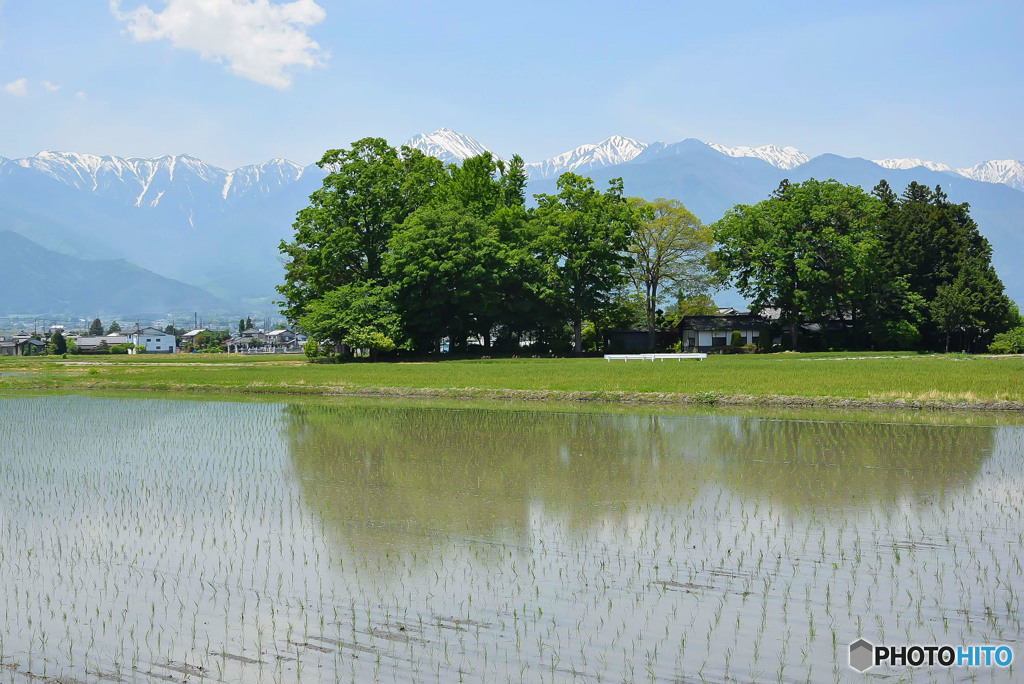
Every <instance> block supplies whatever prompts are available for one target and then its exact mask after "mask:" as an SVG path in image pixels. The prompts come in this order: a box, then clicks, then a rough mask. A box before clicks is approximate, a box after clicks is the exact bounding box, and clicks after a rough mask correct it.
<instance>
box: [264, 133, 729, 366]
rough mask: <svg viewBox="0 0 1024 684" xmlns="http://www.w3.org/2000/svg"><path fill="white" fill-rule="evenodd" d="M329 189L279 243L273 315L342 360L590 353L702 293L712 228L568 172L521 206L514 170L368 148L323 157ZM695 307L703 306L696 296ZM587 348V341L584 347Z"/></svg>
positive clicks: (520, 174) (313, 346) (668, 205)
mask: <svg viewBox="0 0 1024 684" xmlns="http://www.w3.org/2000/svg"><path fill="white" fill-rule="evenodd" d="M319 165H320V167H321V168H323V169H324V170H325V171H327V172H328V175H327V177H326V178H325V179H324V182H323V186H322V187H321V188H320V189H319V190H317V191H316V192H315V193H314V194H313V195H312V196H311V198H310V205H309V206H308V207H307V208H305V209H303V210H302V211H300V212H299V213H298V215H297V217H296V222H295V224H294V229H295V235H294V239H293V240H292V241H290V242H286V241H282V242H281V245H280V249H281V252H282V254H283V256H284V261H285V282H284V284H283V285H280V286H279V287H278V288H277V289H278V291H279V292H280V293H281V295H283V297H284V301H283V302H281V304H282V307H283V308H282V313H283V314H285V315H286V316H287V317H288V319H289V320H291V321H294V322H297V323H298V325H299V326H300V327H301V328H302V329H303V330H304V331H305V332H307V333H308V334H309V336H310V338H311V343H310V345H309V347H308V351H310V352H311V353H316V352H317V350H319V349H321V348H322V346H321V344H322V343H327V344H328V346H330V347H333V348H334V351H335V352H337V353H351V350H353V349H369V350H372V352H373V353H380V352H390V351H393V350H395V349H396V348H401V349H405V350H409V351H414V352H431V351H439V350H441V348H442V341H443V340H447V341H448V343H449V345H450V350H451V351H460V350H466V349H468V347H469V346H470V345H471V344H477V343H478V344H479V345H480V346H481V347H482V348H483V349H484V350H487V349H492V348H497V349H499V350H501V349H504V350H508V351H515V350H519V349H520V348H521V346H522V345H523V344H524V343H528V344H529V346H530V348H532V349H533V350H534V351H535V352H537V351H544V352H548V351H555V352H565V351H569V350H570V349H573V350H575V351H577V352H579V351H582V350H584V348H585V342H589V344H590V345H591V346H594V345H595V344H596V341H595V338H597V337H599V336H600V335H599V331H600V330H601V329H604V328H608V327H616V326H623V325H637V324H644V323H647V324H648V325H649V327H650V328H651V330H652V333H653V329H654V327H655V326H656V325H657V324H658V323H660V322H661V316H662V314H663V312H662V311H661V310H660V309H659V303H660V302H662V301H663V300H664V299H665V297H666V294H671V295H673V296H676V297H677V298H678V296H679V295H683V299H684V300H687V297H692V296H697V295H701V294H705V295H706V292H705V291H706V289H707V287H708V284H709V280H708V277H707V269H706V261H705V257H706V255H707V253H708V251H709V250H710V248H711V231H710V229H709V228H708V227H707V226H703V225H701V223H700V221H699V220H698V219H697V218H696V217H695V216H694V215H693V214H692V213H690V212H689V211H687V210H686V209H685V207H683V206H682V205H681V204H680V203H678V202H672V201H667V200H662V201H658V202H654V203H647V202H644V201H642V200H636V199H629V198H627V197H625V195H624V192H623V186H622V181H621V179H616V180H613V181H611V182H610V184H609V186H608V188H607V189H605V190H604V191H601V190H598V189H597V188H595V187H594V183H593V181H592V180H591V179H589V178H584V177H581V176H578V175H575V174H572V173H567V174H564V175H563V176H562V177H561V178H560V179H559V180H558V186H557V187H558V192H557V194H554V195H537V196H536V200H537V206H536V207H531V208H528V207H527V204H526V195H525V192H526V183H527V176H526V173H525V171H524V164H523V160H522V158H520V157H518V156H515V157H513V158H512V160H511V161H510V162H508V163H505V162H503V161H500V160H496V159H494V158H493V157H491V155H489V154H484V155H481V156H478V157H473V158H471V159H467V160H466V161H465V162H463V164H462V165H461V166H456V165H447V166H445V165H444V164H442V163H441V162H440V161H439V160H437V159H435V158H433V157H429V156H426V155H424V154H423V153H422V152H420V151H418V150H413V149H410V148H406V147H403V148H402V149H401V150H396V149H395V148H393V147H391V146H389V145H388V144H387V142H386V141H385V140H383V139H379V138H367V139H364V140H360V141H358V142H356V143H354V144H353V146H352V148H351V149H348V150H332V151H329V152H327V153H326V154H325V155H324V157H323V159H322V160H321V161H320V162H319ZM701 301H703V302H705V305H706V303H707V302H709V301H710V300H709V299H708V298H707V297H706V296H704V297H703V299H701ZM586 338H589V339H586Z"/></svg>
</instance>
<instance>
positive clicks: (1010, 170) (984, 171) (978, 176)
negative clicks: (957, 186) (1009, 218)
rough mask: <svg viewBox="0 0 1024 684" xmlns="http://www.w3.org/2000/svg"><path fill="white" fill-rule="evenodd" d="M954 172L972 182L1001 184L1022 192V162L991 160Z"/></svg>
mask: <svg viewBox="0 0 1024 684" xmlns="http://www.w3.org/2000/svg"><path fill="white" fill-rule="evenodd" d="M956 172H957V173H959V174H960V175H961V176H964V177H966V178H970V179H972V180H979V181H984V182H986V183H1002V184H1003V185H1009V186H1010V187H1011V188H1015V189H1017V190H1024V161H1018V160H1016V159H993V160H991V161H987V162H982V163H980V164H975V165H974V166H971V167H968V168H965V169H957V170H956Z"/></svg>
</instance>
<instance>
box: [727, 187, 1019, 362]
mask: <svg viewBox="0 0 1024 684" xmlns="http://www.w3.org/2000/svg"><path fill="white" fill-rule="evenodd" d="M713 231H714V237H715V241H716V242H717V244H718V246H717V249H716V250H715V252H714V254H713V258H714V260H715V261H716V263H717V268H718V271H719V274H720V276H721V277H722V278H723V280H725V281H731V282H732V283H734V284H735V286H736V287H737V289H738V290H739V292H740V293H741V294H743V295H744V296H746V297H748V298H750V300H751V307H752V309H753V310H754V311H763V310H765V309H768V308H775V309H778V310H779V313H780V322H781V323H783V324H785V325H787V326H789V327H790V329H791V331H792V345H793V347H794V348H796V347H797V345H798V343H799V341H798V331H799V330H800V324H802V323H807V322H811V323H819V324H822V325H823V326H825V327H826V328H829V327H831V328H832V329H835V328H836V327H838V328H839V329H838V330H837V331H835V332H834V333H833V335H834V336H835V337H836V339H838V340H839V342H838V344H840V345H841V346H843V347H846V348H871V347H873V348H879V349H916V348H929V349H939V350H943V349H944V350H946V351H948V350H949V349H950V348H956V349H960V350H966V351H980V350H984V349H985V348H986V347H987V345H988V344H989V343H990V342H991V341H992V340H993V338H994V336H995V335H997V334H999V333H1002V332H1004V331H1007V330H1010V329H1011V328H1013V327H1015V326H1019V325H1020V315H1019V312H1018V311H1017V308H1016V306H1015V305H1014V303H1013V302H1012V301H1011V300H1010V299H1009V298H1008V297H1007V296H1006V294H1005V293H1004V290H1003V284H1002V282H1001V281H1000V279H999V277H998V275H996V272H995V269H994V268H993V267H992V263H991V260H992V247H991V245H990V244H989V242H988V240H986V239H985V238H984V237H983V236H982V235H981V233H980V231H979V230H978V226H977V224H976V223H975V222H974V220H973V219H972V218H971V216H970V213H969V207H968V205H967V204H955V203H952V202H950V201H949V200H948V198H947V196H946V195H945V193H943V192H942V189H941V188H939V187H936V188H935V189H934V190H933V189H930V188H928V187H926V186H923V185H920V184H918V183H911V184H910V185H909V186H908V187H907V188H906V190H905V191H904V192H903V194H902V195H899V196H897V195H896V193H895V192H894V191H893V190H892V188H890V187H889V185H888V183H886V182H885V181H882V182H880V183H879V184H878V185H877V186H876V187H875V188H874V190H873V192H871V193H870V194H869V193H866V192H865V191H864V190H862V189H861V188H860V187H857V186H852V185H844V184H841V183H838V182H836V181H833V180H829V181H816V180H809V181H805V182H804V183H799V184H791V183H789V182H786V181H784V182H783V183H782V184H781V185H780V186H779V188H778V189H777V190H776V191H775V192H774V193H773V194H772V195H771V197H770V198H769V199H767V200H764V201H762V202H759V203H757V204H755V205H753V206H749V205H737V206H736V207H734V208H733V209H732V210H730V211H729V212H727V213H726V215H725V216H724V217H723V218H722V219H721V220H720V221H718V222H717V223H716V224H715V225H714V226H713Z"/></svg>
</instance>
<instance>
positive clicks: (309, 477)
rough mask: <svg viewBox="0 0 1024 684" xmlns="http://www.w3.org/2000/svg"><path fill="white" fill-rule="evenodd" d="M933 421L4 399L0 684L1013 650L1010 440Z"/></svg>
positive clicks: (771, 668)
mask: <svg viewBox="0 0 1024 684" xmlns="http://www.w3.org/2000/svg"><path fill="white" fill-rule="evenodd" d="M945 422H947V423H956V422H957V421H956V420H955V419H950V420H947V421H945ZM934 423H935V424H924V423H923V422H922V421H919V420H918V419H916V418H914V419H908V418H903V419H888V420H886V421H885V422H881V423H880V422H871V421H839V420H821V419H815V420H798V419H787V418H786V417H784V416H783V417H774V418H767V417H758V416H756V415H751V414H749V413H748V414H732V415H731V414H727V413H709V412H707V411H705V412H703V413H699V414H692V415H687V414H679V415H657V414H648V413H630V412H611V413H601V412H571V411H567V412H535V411H523V410H508V409H507V408H502V407H497V408H492V409H485V408H470V409H457V408H450V407H438V406H434V405H430V404H424V405H417V406H409V405H386V404H381V403H379V402H363V403H360V402H348V403H337V402H334V403H315V402H298V403H292V402H279V403H222V402H211V401H167V400H152V399H147V400H138V399H116V398H103V397H99V396H94V397H78V396H45V397H29V396H23V397H9V398H0V598H2V600H3V606H2V607H0V620H2V621H3V624H2V626H0V672H2V673H3V674H4V675H5V677H4V678H5V679H10V680H11V681H19V682H20V681H35V680H39V679H40V678H47V680H56V679H58V678H61V677H65V678H75V679H80V680H94V679H96V678H111V679H112V678H120V679H122V680H131V679H140V680H146V679H149V678H156V679H164V680H166V679H167V678H168V677H170V678H173V679H174V680H176V681H181V680H185V679H188V680H202V679H211V680H217V681H302V680H308V681H325V680H326V681H335V680H341V681H370V680H384V681H410V680H416V681H425V680H427V681H445V682H447V681H486V682H491V681H572V680H573V679H580V680H602V681H605V680H623V679H630V680H632V679H635V680H648V679H649V680H652V681H653V680H666V679H667V680H674V679H687V680H693V679H700V680H704V681H721V680H725V679H729V680H733V679H735V680H742V681H749V680H753V681H764V680H777V681H792V680H796V679H799V680H802V681H835V680H836V679H842V678H844V677H846V675H847V674H848V673H852V671H849V670H848V669H847V668H846V655H845V649H846V645H847V644H848V643H849V642H850V641H852V640H854V639H856V638H857V637H859V636H863V637H865V638H868V639H869V640H877V641H879V642H881V641H884V640H888V639H897V640H900V641H903V640H906V641H907V642H916V641H923V642H938V643H960V642H981V641H992V642H996V641H998V642H1016V641H1019V639H1020V638H1021V635H1022V624H1021V617H1020V593H1021V587H1024V568H1022V563H1021V561H1020V557H1019V553H1018V551H1017V550H1018V549H1019V548H1020V546H1021V544H1022V542H1024V500H1022V498H1021V496H1020V492H1021V491H1022V487H1024V460H1022V459H1021V454H1022V453H1024V430H1022V429H1020V428H1017V427H1013V426H1003V427H1000V426H998V425H995V426H993V425H971V424H970V421H966V423H967V424H944V422H943V421H934ZM889 674H896V675H897V676H903V675H906V673H905V672H903V673H897V672H893V673H889ZM922 674H924V673H922ZM928 676H932V675H931V674H929V675H927V676H925V677H924V678H928ZM936 676H938V675H936ZM993 676H994V677H995V678H996V679H998V678H999V677H1004V678H1005V679H1006V681H1009V680H1011V679H1012V678H1013V676H1014V673H1013V672H994V673H993Z"/></svg>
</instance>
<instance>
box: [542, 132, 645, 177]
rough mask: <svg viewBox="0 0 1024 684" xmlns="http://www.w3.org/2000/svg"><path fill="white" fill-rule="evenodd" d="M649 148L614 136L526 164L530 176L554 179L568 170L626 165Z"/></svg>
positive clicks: (632, 140)
mask: <svg viewBox="0 0 1024 684" xmlns="http://www.w3.org/2000/svg"><path fill="white" fill-rule="evenodd" d="M645 149H647V143H643V142H640V141H639V140H634V139H633V138H627V137H625V136H622V135H613V136H611V137H609V138H605V139H604V140H602V141H601V142H599V143H597V144H592V143H588V144H586V145H580V146H579V147H577V148H575V149H572V150H569V151H568V152H563V153H562V154H557V155H555V156H553V157H548V158H547V159H545V160H544V161H539V162H529V163H527V164H526V173H527V174H529V176H530V178H534V179H537V178H554V177H556V176H560V175H562V174H563V173H565V172H567V171H572V172H576V171H590V170H592V169H599V168H602V167H605V166H614V165H615V164H624V163H626V162H628V161H632V160H633V159H635V158H636V157H637V156H638V155H639V154H640V153H641V152H643V151H644V150H645Z"/></svg>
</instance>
